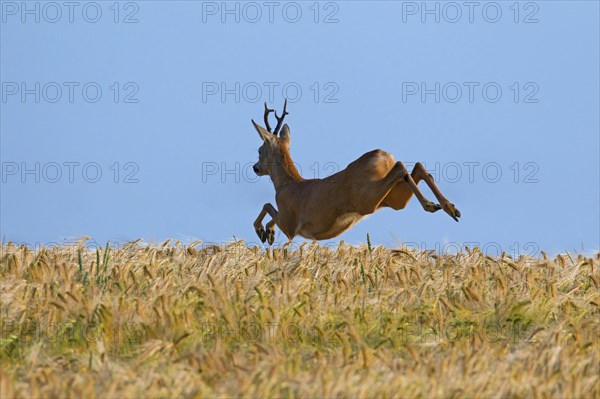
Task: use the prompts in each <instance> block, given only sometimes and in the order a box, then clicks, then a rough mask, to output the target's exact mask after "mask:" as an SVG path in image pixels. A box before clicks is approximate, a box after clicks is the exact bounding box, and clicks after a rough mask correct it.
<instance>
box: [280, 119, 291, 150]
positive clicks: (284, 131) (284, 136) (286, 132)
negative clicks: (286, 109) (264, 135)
mask: <svg viewBox="0 0 600 399" xmlns="http://www.w3.org/2000/svg"><path fill="white" fill-rule="evenodd" d="M279 137H280V138H281V140H282V141H283V142H284V143H285V145H287V146H288V147H289V146H290V142H291V139H292V135H291V134H290V127H289V126H288V125H287V123H286V124H285V125H283V127H282V128H281V132H280V133H279Z"/></svg>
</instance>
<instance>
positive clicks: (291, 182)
mask: <svg viewBox="0 0 600 399" xmlns="http://www.w3.org/2000/svg"><path fill="white" fill-rule="evenodd" d="M286 108H287V99H286V100H285V103H284V105H283V113H282V114H281V117H280V116H278V115H277V111H275V119H277V125H276V126H275V130H274V131H271V126H270V125H269V114H270V113H271V112H274V110H273V109H269V108H268V107H267V103H266V102H265V113H264V121H265V127H266V128H263V127H262V126H260V125H259V124H257V123H256V122H254V120H252V124H253V125H254V128H255V129H256V131H257V132H258V134H259V135H260V137H261V138H262V140H263V145H261V146H260V148H259V149H258V162H257V163H256V164H255V165H254V167H253V169H254V172H256V174H257V175H259V176H264V175H269V176H270V177H271V180H272V181H273V185H274V186H275V192H276V195H275V201H276V203H277V207H278V208H279V211H277V209H275V207H274V206H273V205H271V204H269V203H267V204H265V205H264V206H263V209H262V211H261V212H260V214H259V215H258V218H256V220H255V221H254V229H255V230H256V234H258V237H260V240H261V241H262V242H263V243H264V242H265V241H268V243H269V245H271V244H273V241H274V240H275V225H277V226H278V227H279V228H280V229H281V231H282V232H283V233H284V234H285V235H286V236H287V237H288V239H290V240H291V239H292V238H294V237H295V236H297V235H300V236H302V237H304V238H308V239H314V240H325V239H329V238H333V237H336V236H338V235H340V234H341V233H343V232H344V231H346V230H347V229H349V228H350V227H352V226H353V225H354V224H355V223H356V222H358V221H359V220H360V219H361V218H362V217H363V216H365V215H369V214H371V213H373V212H375V211H376V210H378V209H380V208H383V207H390V208H392V209H395V210H399V209H403V208H404V207H405V206H406V204H407V203H408V201H409V200H410V199H411V197H412V196H413V194H414V195H415V196H416V197H417V199H418V200H419V202H420V203H421V205H422V206H423V209H425V210H426V211H427V212H436V211H438V210H440V209H443V210H444V211H445V212H446V213H447V214H448V215H450V216H451V217H452V218H453V219H454V220H456V221H457V222H458V218H459V217H460V212H459V211H458V209H456V207H455V206H454V205H453V204H452V203H450V201H448V200H447V199H446V197H444V196H443V195H442V193H441V192H440V190H439V189H438V187H437V186H436V184H435V182H434V180H433V177H432V176H431V175H430V174H429V173H428V172H427V171H426V170H425V168H424V167H423V165H422V164H420V163H417V164H416V165H415V167H414V169H413V170H412V172H411V173H408V171H407V170H406V168H405V167H404V165H403V164H402V162H400V161H394V157H393V156H392V155H391V154H389V153H387V152H385V151H382V150H373V151H370V152H367V153H366V154H364V155H363V156H361V157H360V158H358V159H357V160H356V161H354V162H352V163H351V164H349V165H348V167H346V169H344V170H341V171H339V172H337V173H335V174H333V175H331V176H329V177H327V178H325V179H303V178H302V176H300V174H299V173H298V170H297V169H296V167H295V166H294V162H293V161H292V158H291V156H290V140H291V139H290V128H289V127H288V125H287V124H285V125H283V126H282V123H283V119H284V118H285V116H286V115H288V112H287V110H286ZM280 131H281V132H280ZM278 134H279V137H277V135H278ZM421 180H424V181H425V183H427V185H428V186H429V188H430V189H431V191H432V192H433V194H434V195H435V197H436V198H437V200H438V201H439V203H440V204H441V205H440V204H435V203H433V202H431V201H428V200H427V199H426V198H425V196H424V195H423V194H422V193H421V191H420V190H419V188H418V187H417V184H418V183H419V182H420V181H421ZM267 213H268V214H269V215H270V216H271V218H272V219H271V220H270V221H269V222H268V223H267V225H266V228H263V225H262V220H263V219H264V217H265V216H266V214H267Z"/></svg>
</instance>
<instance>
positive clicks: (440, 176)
mask: <svg viewBox="0 0 600 399" xmlns="http://www.w3.org/2000/svg"><path fill="white" fill-rule="evenodd" d="M24 4H25V7H26V9H24V8H23V5H24ZM115 4H116V6H115ZM469 4H470V3H469ZM1 7H2V23H1V38H0V45H1V60H0V66H1V71H0V75H1V76H0V80H1V81H2V92H1V94H2V98H1V102H0V106H1V111H0V112H1V114H0V129H1V142H0V144H1V149H0V156H1V161H2V182H1V203H0V211H1V216H2V217H1V222H0V229H1V236H2V240H3V241H5V242H6V241H15V242H20V243H21V242H22V243H29V244H32V245H36V244H45V243H52V242H68V241H70V240H73V239H77V238H78V237H80V236H83V235H88V236H91V237H93V238H94V239H95V240H96V241H97V242H99V243H104V242H106V241H108V240H109V241H111V242H115V243H118V242H124V241H128V240H135V239H138V238H143V239H144V240H146V241H149V242H159V241H163V240H165V239H167V238H173V239H175V240H177V239H179V240H182V241H193V240H195V239H199V240H203V241H204V242H214V243H218V244H221V243H225V242H228V241H230V240H233V239H234V237H235V238H236V239H244V240H246V241H247V242H249V243H256V242H257V241H258V239H257V237H256V236H255V233H254V229H253V227H252V222H253V221H254V219H255V218H256V216H257V215H258V213H259V211H260V210H261V208H262V205H263V204H264V203H266V202H273V203H274V189H273V186H272V184H271V182H270V181H269V178H268V177H261V178H257V177H256V176H255V175H254V174H253V173H252V170H251V165H252V164H253V163H254V162H256V160H257V148H258V147H259V145H260V139H259V137H258V135H257V134H256V133H255V131H254V129H253V128H252V126H251V124H250V119H251V118H254V119H255V120H262V111H263V105H262V103H263V101H265V100H268V101H269V103H270V105H271V106H275V107H277V108H278V109H280V108H281V107H282V104H283V99H284V97H286V96H287V97H288V98H290V103H289V104H288V111H289V112H290V114H289V116H288V117H287V119H286V121H287V122H288V123H289V125H290V129H291V133H292V149H291V151H292V157H293V158H294V160H295V162H296V163H297V165H298V167H299V169H300V170H301V173H302V174H303V175H304V176H305V177H307V178H311V177H324V176H327V175H328V174H330V173H331V172H333V171H336V170H339V169H341V168H344V167H345V166H346V165H347V164H348V163H349V162H351V161H353V160H354V159H356V158H357V157H359V156H360V155H362V154H363V153H364V152H367V151H369V150H372V149H375V148H382V149H384V150H386V151H388V152H391V153H392V154H394V156H395V157H396V159H398V160H402V161H403V162H405V164H407V166H409V168H410V165H411V164H414V163H415V162H417V161H420V162H422V163H424V164H425V166H426V167H427V168H428V169H429V170H430V171H431V172H432V174H433V175H434V176H435V177H436V180H437V181H438V186H439V187H440V189H441V190H442V192H443V193H444V194H445V195H446V196H447V197H448V198H449V199H450V200H451V201H452V202H454V203H455V204H456V206H457V207H458V208H459V209H460V210H461V212H462V215H463V217H462V219H461V222H460V223H455V222H454V221H453V220H452V219H451V218H450V217H448V216H447V215H445V214H443V213H436V214H428V213H425V212H424V211H423V210H422V209H421V207H420V205H419V204H418V202H417V201H412V202H411V203H410V204H409V205H408V206H407V208H406V209H405V210H403V211H400V212H396V211H392V210H391V209H385V210H382V211H379V212H377V213H375V214H374V215H371V216H369V217H368V218H366V219H364V220H362V221H361V222H359V224H357V225H356V226H355V227H354V228H353V229H352V230H350V231H348V232H346V233H344V234H343V235H342V236H340V237H339V239H343V240H345V241H346V242H350V243H354V244H359V243H363V242H364V241H365V239H366V234H367V233H369V234H370V237H371V240H372V241H373V242H374V243H375V244H383V245H387V246H390V247H394V246H397V245H399V244H400V243H401V242H404V243H408V245H411V246H418V247H420V248H428V249H437V250H445V249H451V248H454V247H457V246H463V245H474V243H478V244H479V245H480V246H482V247H483V248H484V249H485V250H486V252H487V253H489V254H490V255H494V254H495V253H496V252H498V251H499V250H505V251H506V252H508V253H513V254H527V253H537V252H538V251H540V250H545V251H547V252H550V253H555V252H558V251H565V250H568V251H579V252H581V251H585V252H589V251H594V250H598V248H599V247H600V244H599V241H600V237H599V230H600V215H599V205H598V204H599V202H600V201H599V199H600V198H599V197H600V191H599V181H600V175H599V169H600V167H599V157H600V156H599V152H600V145H599V131H600V127H599V76H598V75H599V72H598V71H599V70H600V65H599V48H600V44H599V43H598V41H599V9H598V2H595V1H573V2H571V1H569V2H567V1H540V2H518V3H516V2H514V1H508V2H475V3H473V5H472V6H470V5H465V3H464V2H450V3H447V2H434V1H430V2H426V3H423V2H420V1H419V2H401V1H398V2H395V1H369V2H367V1H351V2H314V1H308V2H274V3H268V2H232V1H230V2H227V3H224V2H220V1H219V2H200V1H179V2H167V1H139V2H119V3H115V2H112V1H110V2H95V3H94V2H76V3H74V5H73V6H66V5H64V4H63V3H62V2H58V3H47V2H35V1H29V2H26V3H22V2H7V1H2V2H1ZM70 7H71V8H70ZM436 19H437V20H436ZM115 21H116V22H115ZM421 186H422V189H423V192H424V193H425V195H426V196H427V197H429V198H431V199H434V197H433V195H432V194H431V193H430V191H429V190H428V189H427V188H426V186H425V185H424V184H423V183H421ZM265 222H266V220H265ZM276 241H277V242H279V243H283V242H285V241H286V239H285V237H284V236H283V234H281V233H280V232H279V231H278V233H277V236H276ZM295 242H296V243H298V244H299V243H301V242H302V239H300V238H296V239H295ZM335 242H337V240H331V241H329V243H335Z"/></svg>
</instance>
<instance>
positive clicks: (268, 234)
mask: <svg viewBox="0 0 600 399" xmlns="http://www.w3.org/2000/svg"><path fill="white" fill-rule="evenodd" d="M267 213H268V214H269V215H270V216H271V218H272V219H271V220H270V221H269V222H268V223H267V226H266V227H267V228H266V230H265V229H264V228H263V225H262V221H263V219H264V218H265V216H266V215H267ZM277 215H278V212H277V209H275V207H274V206H273V205H271V204H269V203H267V204H265V205H264V206H263V209H262V211H260V214H259V215H258V217H257V218H256V220H255V221H254V231H256V234H257V235H258V238H260V240H261V241H262V242H265V241H268V242H269V245H272V244H273V242H274V241H275V224H276V223H277Z"/></svg>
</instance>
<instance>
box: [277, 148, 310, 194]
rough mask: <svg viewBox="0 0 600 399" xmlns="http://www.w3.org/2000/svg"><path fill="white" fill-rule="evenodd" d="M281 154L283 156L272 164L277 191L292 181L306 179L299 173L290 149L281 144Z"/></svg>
mask: <svg viewBox="0 0 600 399" xmlns="http://www.w3.org/2000/svg"><path fill="white" fill-rule="evenodd" d="M280 154H281V156H280V157H278V158H279V159H278V160H277V161H276V162H275V163H274V164H273V165H272V169H271V180H272V181H273V185H274V186H275V191H279V190H280V189H281V188H283V187H285V186H287V185H288V184H290V183H293V182H297V181H302V180H304V179H303V178H302V176H300V173H298V169H296V166H295V165H294V161H292V157H291V156H290V153H289V151H288V149H287V148H285V147H283V146H281V147H280Z"/></svg>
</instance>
